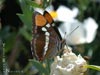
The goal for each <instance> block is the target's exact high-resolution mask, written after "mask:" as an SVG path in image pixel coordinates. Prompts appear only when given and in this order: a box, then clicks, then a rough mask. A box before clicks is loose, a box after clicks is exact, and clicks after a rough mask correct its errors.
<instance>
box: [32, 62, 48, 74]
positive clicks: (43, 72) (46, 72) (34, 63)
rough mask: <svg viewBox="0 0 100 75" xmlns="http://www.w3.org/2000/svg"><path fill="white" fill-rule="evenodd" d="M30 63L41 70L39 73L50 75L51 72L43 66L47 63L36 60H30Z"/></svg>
mask: <svg viewBox="0 0 100 75" xmlns="http://www.w3.org/2000/svg"><path fill="white" fill-rule="evenodd" d="M30 61H32V63H33V65H34V66H35V67H36V68H37V69H38V70H39V73H40V74H41V75H49V71H48V69H47V67H44V66H43V64H45V63H41V62H39V61H36V60H30ZM45 65H46V64H45Z"/></svg>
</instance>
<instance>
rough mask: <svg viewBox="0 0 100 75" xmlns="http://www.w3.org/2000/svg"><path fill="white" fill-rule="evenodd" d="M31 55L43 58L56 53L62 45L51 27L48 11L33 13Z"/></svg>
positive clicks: (51, 21) (39, 58) (51, 20)
mask: <svg viewBox="0 0 100 75" xmlns="http://www.w3.org/2000/svg"><path fill="white" fill-rule="evenodd" d="M31 45H32V52H33V56H35V58H36V59H38V60H40V61H41V60H44V59H46V58H51V57H54V56H55V55H57V53H58V52H59V50H60V49H61V47H62V41H61V38H60V37H59V35H58V34H57V32H56V30H55V29H54V27H53V19H52V17H51V16H50V14H49V13H48V12H46V11H45V12H44V15H41V14H40V13H38V12H35V13H34V15H33V39H32V42H31Z"/></svg>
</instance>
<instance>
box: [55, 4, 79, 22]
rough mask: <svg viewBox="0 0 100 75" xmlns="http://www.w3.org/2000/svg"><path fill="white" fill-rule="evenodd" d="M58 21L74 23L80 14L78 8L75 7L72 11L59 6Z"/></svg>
mask: <svg viewBox="0 0 100 75" xmlns="http://www.w3.org/2000/svg"><path fill="white" fill-rule="evenodd" d="M56 12H57V20H58V21H62V22H70V21H72V20H73V19H74V18H75V17H76V16H77V14H78V8H76V7H74V8H73V9H72V10H71V9H69V8H68V7H65V6H62V5H61V6H59V7H58V9H57V11H56Z"/></svg>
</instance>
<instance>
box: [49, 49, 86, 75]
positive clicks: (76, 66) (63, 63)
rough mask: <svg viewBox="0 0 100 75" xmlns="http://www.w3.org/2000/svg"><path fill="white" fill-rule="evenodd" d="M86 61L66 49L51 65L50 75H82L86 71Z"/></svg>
mask: <svg viewBox="0 0 100 75" xmlns="http://www.w3.org/2000/svg"><path fill="white" fill-rule="evenodd" d="M86 65H87V63H86V61H85V60H84V59H83V58H82V57H81V55H78V56H76V55H75V54H74V53H72V51H71V50H68V49H66V51H65V53H64V54H63V55H62V57H61V58H60V57H59V56H57V57H56V58H55V60H54V62H53V63H52V64H51V73H50V75H83V74H84V72H85V71H86V70H87V68H86V67H84V66H86Z"/></svg>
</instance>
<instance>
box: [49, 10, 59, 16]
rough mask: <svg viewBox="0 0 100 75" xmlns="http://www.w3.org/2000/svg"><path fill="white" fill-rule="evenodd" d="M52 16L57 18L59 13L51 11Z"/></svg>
mask: <svg viewBox="0 0 100 75" xmlns="http://www.w3.org/2000/svg"><path fill="white" fill-rule="evenodd" d="M50 15H51V16H52V17H53V18H57V16H58V15H57V12H56V11H51V12H50Z"/></svg>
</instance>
